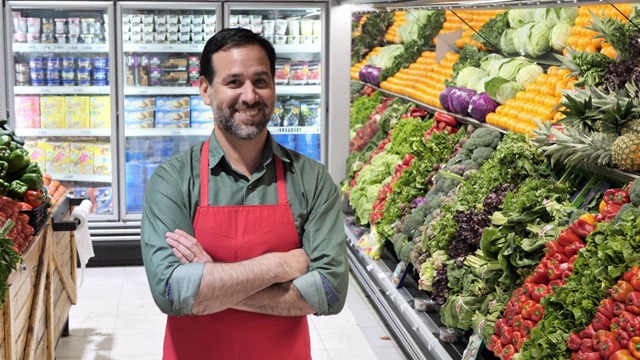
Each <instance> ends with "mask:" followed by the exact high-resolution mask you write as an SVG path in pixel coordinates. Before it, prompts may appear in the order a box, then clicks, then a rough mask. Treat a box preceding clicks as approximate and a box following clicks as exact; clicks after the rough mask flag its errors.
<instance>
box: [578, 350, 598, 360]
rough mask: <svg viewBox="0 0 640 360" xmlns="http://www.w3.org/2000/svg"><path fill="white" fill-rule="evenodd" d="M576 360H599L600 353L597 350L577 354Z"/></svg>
mask: <svg viewBox="0 0 640 360" xmlns="http://www.w3.org/2000/svg"><path fill="white" fill-rule="evenodd" d="M578 360H601V359H600V353H599V352H597V351H595V352H590V353H581V354H578Z"/></svg>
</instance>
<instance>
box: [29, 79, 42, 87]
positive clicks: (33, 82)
mask: <svg viewBox="0 0 640 360" xmlns="http://www.w3.org/2000/svg"><path fill="white" fill-rule="evenodd" d="M31 86H44V79H31Z"/></svg>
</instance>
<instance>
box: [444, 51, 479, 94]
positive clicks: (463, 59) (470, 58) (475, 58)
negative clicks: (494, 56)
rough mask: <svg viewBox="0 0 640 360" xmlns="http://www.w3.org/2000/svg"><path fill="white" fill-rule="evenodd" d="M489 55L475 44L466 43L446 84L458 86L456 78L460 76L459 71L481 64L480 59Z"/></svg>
mask: <svg viewBox="0 0 640 360" xmlns="http://www.w3.org/2000/svg"><path fill="white" fill-rule="evenodd" d="M486 55H487V53H486V52H485V51H482V50H478V48H477V47H475V46H469V44H465V46H464V47H463V48H462V50H460V55H459V57H458V61H457V62H456V63H455V64H453V75H452V76H451V80H445V82H444V83H445V86H447V87H449V86H456V80H457V78H458V73H459V72H460V71H461V70H462V69H464V68H466V67H469V66H475V67H479V66H480V61H481V60H482V58H484V57H485V56H486Z"/></svg>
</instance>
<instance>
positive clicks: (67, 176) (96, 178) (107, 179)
mask: <svg viewBox="0 0 640 360" xmlns="http://www.w3.org/2000/svg"><path fill="white" fill-rule="evenodd" d="M47 173H48V174H49V175H51V177H52V178H53V179H56V180H59V181H62V180H64V181H87V182H103V183H111V181H112V180H113V179H112V178H111V175H94V174H71V173H52V172H48V171H47Z"/></svg>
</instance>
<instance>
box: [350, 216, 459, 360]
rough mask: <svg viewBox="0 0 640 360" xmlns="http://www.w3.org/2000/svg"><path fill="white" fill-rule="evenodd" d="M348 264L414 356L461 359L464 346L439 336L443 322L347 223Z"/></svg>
mask: <svg viewBox="0 0 640 360" xmlns="http://www.w3.org/2000/svg"><path fill="white" fill-rule="evenodd" d="M345 233H346V234H347V249H348V255H349V265H350V267H351V270H352V273H353V274H354V276H355V277H356V279H357V280H358V282H359V283H360V284H361V285H362V288H363V290H364V291H365V292H366V293H367V295H369V298H370V299H371V300H372V302H373V303H374V305H375V307H376V308H377V310H378V313H379V314H380V316H381V317H382V318H383V319H384V320H385V322H386V323H387V325H388V327H389V329H390V330H391V331H393V332H394V333H395V335H396V338H397V339H398V341H399V342H400V343H401V344H402V347H403V349H404V350H405V352H406V353H407V354H408V355H410V358H411V359H440V360H452V359H460V358H461V357H462V353H463V352H464V349H465V346H463V345H460V344H450V343H446V342H443V341H441V340H439V333H440V326H439V325H438V323H436V321H434V319H432V318H431V317H430V316H428V315H427V313H425V312H423V311H417V310H415V309H414V308H413V302H414V300H413V296H412V295H411V294H410V293H409V292H408V291H407V290H406V289H405V288H403V287H400V288H396V285H395V284H394V283H393V270H391V269H389V267H388V266H387V264H386V263H385V262H384V261H383V260H372V259H371V258H369V257H368V256H366V255H365V254H363V253H362V252H361V251H360V250H358V248H357V247H356V244H357V243H358V236H356V232H355V227H354V226H353V225H349V224H346V223H345Z"/></svg>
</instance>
